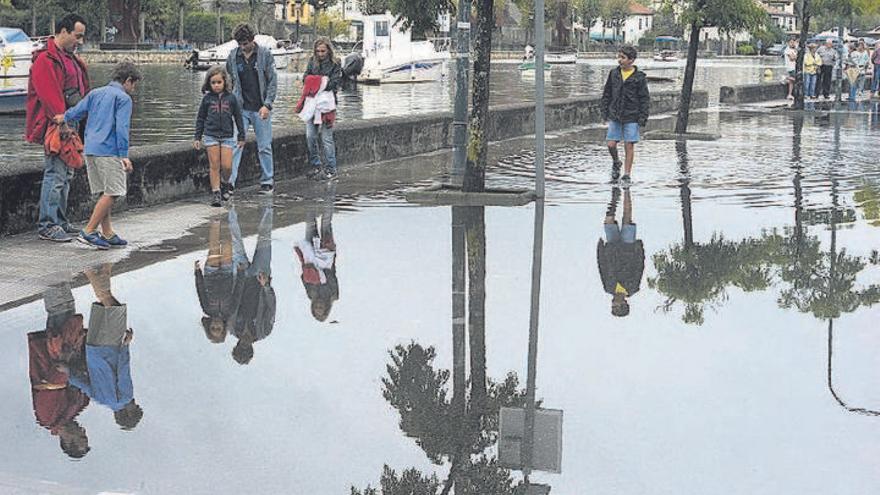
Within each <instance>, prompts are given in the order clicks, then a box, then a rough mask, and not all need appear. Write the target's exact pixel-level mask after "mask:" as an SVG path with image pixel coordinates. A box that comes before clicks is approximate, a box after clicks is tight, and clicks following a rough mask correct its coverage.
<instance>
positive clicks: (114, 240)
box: [98, 234, 128, 248]
mask: <svg viewBox="0 0 880 495" xmlns="http://www.w3.org/2000/svg"><path fill="white" fill-rule="evenodd" d="M98 236H99V237H100V238H101V239H104V241H105V242H106V243H107V244H109V245H110V247H112V248H124V247H126V246H128V241H126V240H125V239H123V238H122V237H119V234H113V235H112V236H110V237H109V238H107V237H104V234H98Z"/></svg>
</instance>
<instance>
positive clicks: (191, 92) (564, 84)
mask: <svg viewBox="0 0 880 495" xmlns="http://www.w3.org/2000/svg"><path fill="white" fill-rule="evenodd" d="M581 62H582V63H578V64H576V65H561V66H555V67H553V69H552V71H551V75H550V77H549V79H548V81H547V86H546V88H547V97H548V98H559V97H568V96H584V95H596V94H599V92H600V91H601V88H602V85H603V84H604V82H605V77H606V76H607V72H608V70H609V69H610V68H611V67H612V66H613V65H612V64H613V61H612V60H607V61H606V60H591V61H581ZM587 62H588V63H587ZM777 65H779V64H776V63H775V61H767V60H757V59H742V60H701V61H700V62H699V65H698V70H697V78H696V82H695V84H696V87H697V88H704V89H707V90H709V91H710V93H711V94H712V95H713V96H712V98H714V100H715V101H717V94H718V88H719V87H720V86H721V85H735V84H750V83H756V82H760V81H761V80H762V78H763V71H764V68H765V67H776V66H777ZM642 67H643V68H644V69H645V70H647V71H648V72H649V74H652V75H656V76H662V77H667V78H670V79H672V80H673V82H658V83H651V88H652V89H654V90H658V91H659V90H672V89H676V88H679V87H680V86H681V81H680V78H681V73H682V70H683V63H676V64H672V65H669V64H660V63H658V62H654V61H652V60H646V61H645V64H644V65H643V66H642ZM111 69H112V66H111V65H107V64H102V65H95V66H93V67H92V69H91V78H92V82H93V84H95V85H103V84H105V82H106V81H107V80H108V79H109V77H110V70H111ZM492 71H493V72H492V77H491V92H492V103H499V104H500V103H514V102H522V101H533V99H534V85H535V81H534V73H532V74H531V75H529V74H528V73H521V72H520V71H519V70H518V69H517V64H516V63H498V64H494V65H493V66H492ZM144 74H145V79H144V81H143V82H142V83H141V84H140V85H139V86H138V90H137V94H136V95H135V96H134V105H135V108H134V114H133V116H132V135H131V139H132V143H133V144H134V145H138V144H156V143H165V142H180V141H188V140H191V139H192V134H193V131H194V125H195V115H196V112H197V110H198V105H199V101H200V100H201V86H202V82H203V78H204V75H205V73H204V72H192V71H187V70H184V69H183V68H182V67H177V66H169V65H148V66H145V67H144ZM297 77H298V75H297V74H293V73H289V72H282V73H279V79H278V100H277V102H276V111H275V114H274V117H273V119H274V120H273V124H274V125H275V126H276V127H289V126H301V125H302V123H301V121H300V120H299V119H298V117H296V115H295V114H294V113H293V107H294V106H295V103H296V99H297V97H298V96H299V93H298V92H299V88H298V87H297V86H296V85H295V81H296V79H297ZM454 78H455V71H454V67H450V74H449V75H448V77H446V78H444V79H443V80H441V81H439V82H436V83H425V84H391V85H383V86H366V85H360V86H358V87H357V88H356V89H351V90H347V91H343V92H341V93H340V95H339V117H340V118H341V119H380V118H383V117H388V116H399V115H412V114H419V113H430V112H442V111H450V110H451V109H452V103H453V99H454V91H455V79H454ZM23 135H24V116H20V117H0V146H2V148H3V149H4V151H6V153H4V155H3V156H2V157H0V163H3V162H7V163H14V162H16V161H20V160H22V159H25V160H34V161H37V160H39V159H40V156H41V155H40V152H41V150H40V148H39V147H37V146H30V145H27V144H25V143H24V142H23V140H22V139H21V136H23Z"/></svg>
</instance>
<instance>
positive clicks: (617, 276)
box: [596, 187, 645, 316]
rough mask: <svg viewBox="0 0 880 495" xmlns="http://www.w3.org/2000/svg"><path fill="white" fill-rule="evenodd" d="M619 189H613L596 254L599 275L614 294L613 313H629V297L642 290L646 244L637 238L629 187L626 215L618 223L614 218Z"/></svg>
mask: <svg viewBox="0 0 880 495" xmlns="http://www.w3.org/2000/svg"><path fill="white" fill-rule="evenodd" d="M619 201H620V189H618V188H616V187H615V188H614V189H612V191H611V202H610V203H608V210H607V211H606V212H605V239H604V240H603V239H599V244H598V245H597V246H596V257H597V258H598V262H599V275H600V276H601V277H602V286H603V287H604V288H605V292H607V293H608V294H611V296H612V299H611V314H612V315H614V316H626V315H628V314H629V302H627V298H629V297H631V296H632V295H633V294H635V293H636V292H638V291H639V286H640V285H641V283H642V273H644V271H645V248H644V246H643V245H642V241H641V240H639V239H636V224H635V223H634V222H633V219H632V196H631V193H630V191H629V189H626V190H625V191H624V197H623V218H622V219H621V224H620V225H618V224H617V221H616V220H615V216H616V214H617V204H618V202H619Z"/></svg>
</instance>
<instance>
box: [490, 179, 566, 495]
mask: <svg viewBox="0 0 880 495" xmlns="http://www.w3.org/2000/svg"><path fill="white" fill-rule="evenodd" d="M534 235H535V237H534V241H533V242H534V247H533V251H532V287H531V309H530V311H529V352H528V375H527V377H526V397H525V408H512V407H502V408H501V412H500V425H499V438H498V458H499V461H500V462H501V465H502V466H504V467H507V468H510V469H517V470H520V471H522V473H523V478H524V480H523V481H524V482H525V488H524V490H525V491H524V493H525V494H528V495H532V494H547V493H549V492H550V487H549V486H548V485H541V484H533V483H531V481H530V479H529V476H530V475H531V472H532V471H533V470H540V471H549V472H554V473H559V472H561V471H562V411H561V410H555V409H544V408H540V409H539V408H537V407H536V404H535V388H536V381H537V373H538V321H539V313H540V301H541V268H542V266H541V265H542V259H543V250H544V199H543V197H541V196H539V197H538V199H537V200H536V201H535V232H534Z"/></svg>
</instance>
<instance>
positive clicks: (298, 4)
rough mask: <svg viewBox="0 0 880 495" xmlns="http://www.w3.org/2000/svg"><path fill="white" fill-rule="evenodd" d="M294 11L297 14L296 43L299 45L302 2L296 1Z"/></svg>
mask: <svg viewBox="0 0 880 495" xmlns="http://www.w3.org/2000/svg"><path fill="white" fill-rule="evenodd" d="M293 3H294V10H295V12H296V42H297V43H299V17H300V15H302V7H303V3H302V0H294V2H293Z"/></svg>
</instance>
